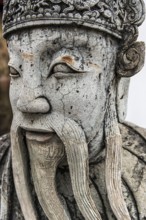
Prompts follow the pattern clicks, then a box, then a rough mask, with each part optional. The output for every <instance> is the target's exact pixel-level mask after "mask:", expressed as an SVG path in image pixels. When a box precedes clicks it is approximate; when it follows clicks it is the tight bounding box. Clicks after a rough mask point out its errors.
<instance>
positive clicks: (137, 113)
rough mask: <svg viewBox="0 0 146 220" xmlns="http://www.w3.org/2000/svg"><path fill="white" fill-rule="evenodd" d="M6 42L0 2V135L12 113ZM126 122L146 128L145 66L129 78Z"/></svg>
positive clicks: (144, 33)
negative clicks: (3, 34) (3, 33)
mask: <svg viewBox="0 0 146 220" xmlns="http://www.w3.org/2000/svg"><path fill="white" fill-rule="evenodd" d="M139 40H140V41H145V42H146V21H145V22H144V24H143V25H142V26H141V27H140V36H139ZM8 59H9V58H8V53H7V47H6V42H5V40H4V39H3V38H2V0H0V135H2V134H5V133H7V132H9V130H10V125H11V121H12V111H11V106H10V101H9V81H10V79H9V69H8V66H7V63H8ZM126 120H128V121H131V122H133V123H135V124H137V125H139V126H141V127H145V128H146V64H145V66H144V68H143V70H142V71H141V72H140V73H138V74H137V75H136V76H134V77H132V78H131V83H130V90H129V100H128V111H127V118H126Z"/></svg>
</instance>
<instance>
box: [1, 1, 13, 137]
mask: <svg viewBox="0 0 146 220" xmlns="http://www.w3.org/2000/svg"><path fill="white" fill-rule="evenodd" d="M7 63H8V53H7V45H6V42H5V40H4V39H3V38H2V4H1V2H0V135H2V134H5V133H7V132H9V130H10V124H11V120H12V112H11V106H10V101H9V81H10V79H9V69H8V65H7Z"/></svg>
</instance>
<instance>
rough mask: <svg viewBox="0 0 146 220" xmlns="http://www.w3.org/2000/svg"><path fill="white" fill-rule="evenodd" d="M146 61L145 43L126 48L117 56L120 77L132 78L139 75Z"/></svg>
mask: <svg viewBox="0 0 146 220" xmlns="http://www.w3.org/2000/svg"><path fill="white" fill-rule="evenodd" d="M144 60H145V44H144V42H134V43H133V44H131V45H130V46H126V47H124V48H123V49H122V50H121V51H119V53H118V56H117V65H116V72H117V74H118V75H119V76H120V77H131V76H134V75H135V74H136V73H138V72H139V71H140V70H141V69H142V67H143V65H144Z"/></svg>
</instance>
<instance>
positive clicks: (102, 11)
mask: <svg viewBox="0 0 146 220" xmlns="http://www.w3.org/2000/svg"><path fill="white" fill-rule="evenodd" d="M143 4H144V3H143V0H5V2H4V16H3V31H4V35H6V34H7V33H9V32H11V31H14V30H16V29H20V28H24V27H30V26H38V25H46V26H47V25H50V24H52V25H55V24H57V25H60V24H68V25H71V24H72V25H73V24H77V25H81V26H87V27H90V28H94V29H98V30H102V31H105V32H107V33H110V34H112V35H114V36H116V37H118V38H122V36H123V32H125V30H128V29H129V28H130V29H131V27H132V28H135V27H136V28H137V27H138V26H139V25H140V24H141V23H142V21H143V20H144V17H145V16H144V15H145V13H144V5H143ZM127 27H128V28H127Z"/></svg>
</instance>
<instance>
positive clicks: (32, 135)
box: [26, 131, 55, 142]
mask: <svg viewBox="0 0 146 220" xmlns="http://www.w3.org/2000/svg"><path fill="white" fill-rule="evenodd" d="M53 136H55V133H53V132H40V131H39V132H38V131H26V139H27V140H29V141H37V142H47V141H49V140H50V139H52V138H53Z"/></svg>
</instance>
